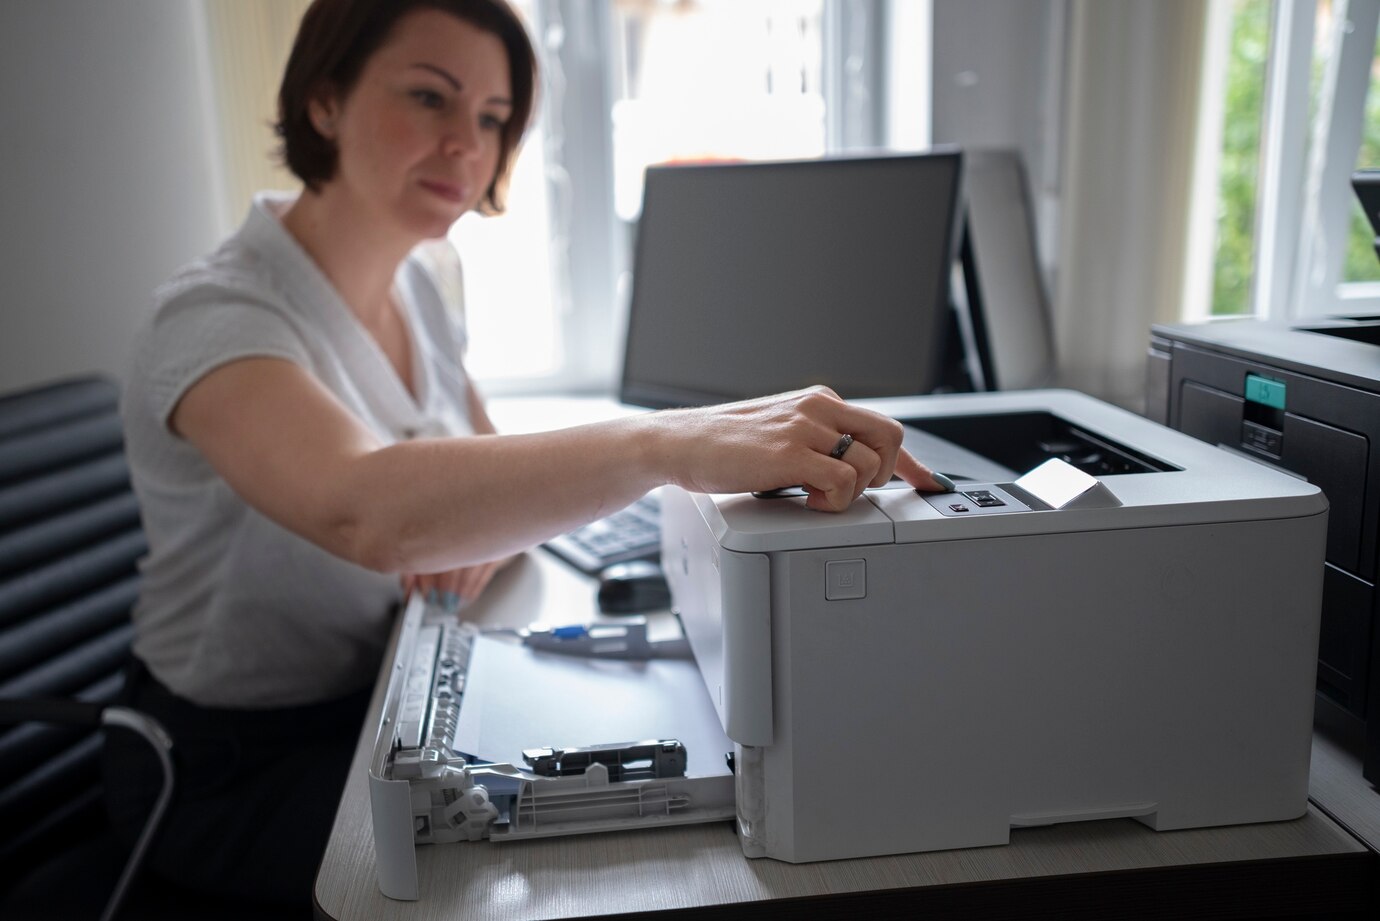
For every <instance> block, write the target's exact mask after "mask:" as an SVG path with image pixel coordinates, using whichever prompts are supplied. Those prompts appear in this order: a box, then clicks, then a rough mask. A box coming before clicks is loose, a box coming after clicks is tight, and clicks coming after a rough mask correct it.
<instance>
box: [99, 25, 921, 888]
mask: <svg viewBox="0 0 1380 921" xmlns="http://www.w3.org/2000/svg"><path fill="white" fill-rule="evenodd" d="M534 86H535V58H534V55H533V53H532V49H531V47H530V45H529V43H528V40H527V38H526V35H525V33H524V31H523V29H522V26H521V24H520V23H519V21H518V20H517V19H516V18H515V16H514V15H513V13H512V12H511V10H509V9H508V7H507V6H506V5H505V4H504V3H503V2H502V0H417V2H397V0H316V2H315V3H314V4H313V5H312V7H311V8H310V9H309V10H308V12H307V14H306V16H305V17H304V18H303V21H302V26H301V29H300V31H299V34H298V36H297V40H296V43H295V45H294V47H293V51H292V55H291V58H290V60H289V63H288V67H287V72H286V74H285V77H284V81H283V86H282V90H281V93H280V97H279V106H280V111H279V119H280V120H279V131H280V133H281V135H282V137H283V140H284V152H285V159H286V162H287V163H288V165H289V167H290V168H291V169H292V170H293V171H294V172H295V173H296V174H297V176H298V177H299V178H301V179H302V181H303V183H304V186H305V188H304V189H303V191H302V192H301V194H300V195H297V196H295V197H275V196H271V195H260V196H258V197H257V198H256V199H255V202H254V205H253V208H252V209H251V211H250V214H249V217H248V219H247V220H246V222H245V224H244V226H243V227H242V228H241V229H240V231H239V232H238V233H236V234H235V235H234V236H233V237H232V238H231V239H230V240H228V241H227V242H226V243H225V244H224V245H223V246H222V247H221V248H220V249H219V250H217V251H216V252H215V253H213V254H212V255H211V256H209V257H207V258H206V259H204V260H201V261H200V262H198V263H196V264H194V265H192V266H190V267H189V268H187V269H185V270H183V271H182V272H181V273H179V275H178V276H177V277H176V278H174V280H173V281H172V282H171V283H170V284H169V285H167V286H166V287H165V288H163V289H161V291H160V292H159V296H158V300H159V303H158V309H157V312H156V314H155V316H154V317H153V320H152V323H151V324H150V326H149V328H148V329H147V330H146V331H145V332H144V334H143V338H142V341H141V347H140V350H139V353H138V354H139V358H138V361H137V363H136V368H135V369H134V371H133V373H132V374H131V375H130V382H129V385H128V388H127V393H126V400H125V410H124V411H125V418H126V429H127V448H128V453H129V457H130V463H131V468H132V472H133V479H134V484H135V488H136V490H137V491H138V493H139V496H140V500H141V503H142V508H143V511H144V516H145V525H146V530H147V532H148V535H149V540H150V551H149V556H148V558H147V560H146V562H145V566H144V586H143V592H142V596H141V598H140V601H139V604H138V606H137V609H136V611H135V624H136V637H137V638H136V641H135V644H134V650H135V655H136V659H137V662H136V666H135V669H134V673H135V674H134V677H133V678H132V680H131V689H130V692H129V693H130V695H131V702H132V703H133V705H134V706H137V707H140V708H142V709H145V710H147V711H149V712H152V713H153V714H154V715H155V716H158V717H159V718H161V719H163V720H164V722H165V723H166V724H167V725H168V727H169V729H170V731H171V732H172V734H173V736H174V738H175V739H176V742H177V748H178V767H179V772H180V773H179V789H178V798H177V800H176V801H175V805H174V809H173V812H172V815H171V816H170V819H169V823H168V827H167V831H166V833H165V834H164V836H163V838H162V842H161V846H160V847H159V849H158V851H157V854H156V856H155V859H154V866H155V868H156V869H158V870H159V871H161V872H162V873H164V874H167V875H170V876H172V878H174V879H176V880H178V881H180V882H182V883H184V884H189V885H193V886H196V887H198V888H202V889H206V890H209V891H212V892H219V893H222V894H225V895H238V896H251V897H256V898H270V899H277V900H284V901H298V902H305V900H307V899H308V898H309V897H310V892H311V880H312V876H313V874H314V872H315V868H316V864H317V862H318V861H319V859H320V855H321V852H322V849H323V848H324V843H325V838H326V835H327V833H328V831H329V826H330V822H331V819H332V817H333V815H334V807H335V804H336V802H337V800H338V798H339V791H340V785H341V783H342V782H343V776H344V771H345V768H346V766H347V765H348V763H349V759H350V752H351V750H352V748H353V745H354V741H355V739H356V736H357V734H358V731H359V723H360V719H361V717H362V714H363V707H364V704H365V696H366V695H367V692H368V688H369V686H370V684H371V682H372V681H373V679H374V677H375V675H376V673H377V668H378V664H379V658H380V655H381V651H382V648H383V645H384V642H385V640H386V637H387V634H388V628H389V618H390V612H391V610H392V609H393V607H394V605H395V604H396V602H397V601H398V600H399V599H400V597H401V594H402V591H403V590H404V588H405V587H406V588H416V589H423V590H439V591H443V592H454V593H458V594H461V595H465V596H472V595H474V594H476V593H477V592H479V591H480V590H482V588H483V586H484V585H485V583H487V581H488V580H489V578H490V577H491V576H492V574H493V572H494V570H495V567H496V566H498V565H500V564H499V563H498V562H496V561H499V560H502V559H504V558H505V557H507V556H510V555H512V554H514V553H517V552H519V551H522V550H524V549H525V548H528V547H531V546H532V545H534V544H536V543H538V542H540V541H542V540H544V539H546V538H548V537H551V536H552V535H555V534H558V533H561V532H564V531H568V530H571V529H573V528H575V527H577V526H579V525H581V524H584V523H586V522H588V521H591V520H593V519H595V518H597V517H599V516H601V515H604V514H607V513H609V512H611V511H613V510H615V509H617V508H620V507H622V506H624V505H627V504H628V503H630V502H631V501H633V500H634V499H636V498H638V497H639V496H641V495H643V494H644V493H645V492H647V491H648V490H649V489H651V488H653V487H656V486H659V485H662V484H666V483H675V484H678V485H681V486H684V487H685V488H687V489H692V490H700V491H712V492H736V491H747V490H754V489H763V488H771V487H776V486H780V485H783V484H792V483H804V484H807V487H808V489H809V493H810V496H809V500H808V504H809V505H810V506H811V507H812V508H816V509H821V510H839V509H843V508H845V507H847V506H848V505H849V504H850V503H851V502H852V501H853V500H854V499H856V498H857V497H858V495H859V494H860V493H861V491H862V490H863V488H864V487H866V486H867V485H869V484H876V485H880V484H881V483H883V482H885V481H886V480H887V479H888V478H889V477H890V476H891V475H892V472H893V470H894V471H895V472H896V473H897V474H899V475H900V476H902V477H903V478H905V479H906V480H907V481H908V482H910V483H912V484H914V485H915V486H917V487H920V488H923V489H940V488H943V487H942V486H941V482H940V481H937V480H936V479H935V478H934V477H933V475H932V474H931V473H930V472H929V471H928V470H927V469H926V468H924V467H923V466H921V465H920V464H919V463H918V462H917V461H916V460H914V459H913V458H912V457H910V456H909V455H908V454H906V453H905V452H904V451H902V450H901V448H900V441H901V429H900V426H899V425H898V424H897V423H896V422H894V421H892V420H889V419H886V418H884V417H882V416H879V415H876V414H874V413H870V412H866V411H863V410H860V409H857V408H855V407H851V406H848V405H847V404H845V403H843V402H842V401H840V400H839V399H838V398H837V397H835V396H834V395H833V394H832V393H830V392H828V391H826V390H822V389H821V390H812V391H803V392H799V393H794V394H785V395H780V396H773V397H766V398H763V399H759V400H754V401H749V402H745V403H739V404H731V405H726V406H719V407H708V408H702V409H691V410H676V411H668V412H661V413H649V414H645V415H640V416H636V417H632V418H625V419H620V420H617V421H613V422H607V423H602V424H596V425H588V426H582V427H579V428H572V429H567V430H564V431H557V432H548V433H544V434H537V435H524V436H507V437H501V436H497V435H495V434H494V430H493V426H492V425H491V424H490V423H489V420H488V418H487V416H486V415H485V413H484V409H483V406H482V404H481V402H480V400H479V398H478V396H477V394H476V392H475V390H474V388H473V387H472V386H470V384H469V381H468V379H467V377H466V376H465V373H464V370H463V366H462V364H461V348H462V346H463V341H462V338H461V336H460V335H459V334H457V333H456V332H455V330H453V329H452V327H451V325H450V322H449V320H448V319H447V317H448V313H447V305H446V303H445V294H444V292H446V291H447V290H450V289H451V288H452V287H453V285H452V284H451V283H452V282H453V281H454V279H438V277H437V269H436V267H435V265H434V264H431V265H429V264H428V262H427V261H426V260H425V259H424V258H423V257H422V255H421V253H420V252H419V249H418V248H419V246H420V245H421V244H424V243H425V241H430V240H435V239H438V238H442V237H444V235H445V233H446V231H447V229H448V228H449V227H450V226H451V224H453V223H454V222H455V221H456V220H457V219H458V218H459V217H460V216H461V215H463V214H464V213H465V212H466V211H469V210H471V209H476V208H477V209H479V210H481V211H485V212H488V213H496V212H498V211H500V210H501V209H502V199H503V192H504V189H505V187H506V182H507V177H508V171H509V169H510V167H511V165H512V161H513V157H514V154H515V152H516V148H517V145H518V142H519V140H520V138H521V136H522V133H523V131H524V129H525V127H526V124H527V122H528V120H529V117H530V114H531V111H532V104H533V93H534ZM845 434H846V435H849V436H851V438H852V439H853V440H852V442H851V446H850V445H849V443H848V441H847V439H843V437H842V436H844V435H845ZM944 485H948V484H944ZM111 750H112V755H111V764H110V777H111V787H112V790H113V791H115V793H116V800H115V802H116V803H117V804H123V808H117V809H116V812H117V815H116V818H117V821H120V822H123V823H124V824H127V825H132V824H135V823H137V821H138V820H139V819H140V818H142V815H143V812H142V811H141V810H142V809H143V808H145V805H144V804H146V803H147V801H148V800H149V799H150V798H151V790H150V789H149V787H150V786H151V784H150V782H149V779H148V778H147V777H145V776H144V773H143V772H142V771H141V770H140V769H139V762H138V759H137V756H136V755H134V754H133V753H131V752H127V751H125V750H123V749H122V748H120V747H118V746H112V749H111ZM140 791H142V792H140ZM133 793H139V795H132V794H133Z"/></svg>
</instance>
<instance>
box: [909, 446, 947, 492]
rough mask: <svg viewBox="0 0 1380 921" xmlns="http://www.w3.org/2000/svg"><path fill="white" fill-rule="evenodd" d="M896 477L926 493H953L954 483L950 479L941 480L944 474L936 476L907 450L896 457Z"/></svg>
mask: <svg viewBox="0 0 1380 921" xmlns="http://www.w3.org/2000/svg"><path fill="white" fill-rule="evenodd" d="M896 475H897V476H899V477H900V478H901V479H903V480H905V481H906V482H907V483H909V484H910V485H912V486H914V487H915V488H916V489H919V490H923V491H924V492H953V491H954V484H953V481H952V480H950V479H949V478H948V477H943V478H942V479H940V477H941V476H943V475H942V474H940V475H938V476H936V474H935V472H934V471H933V470H931V469H930V468H929V467H926V466H925V465H924V464H922V463H920V462H919V461H918V460H916V459H915V457H914V456H913V455H912V454H911V453H910V452H909V451H907V450H905V449H904V448H902V449H901V450H900V453H899V454H897V455H896Z"/></svg>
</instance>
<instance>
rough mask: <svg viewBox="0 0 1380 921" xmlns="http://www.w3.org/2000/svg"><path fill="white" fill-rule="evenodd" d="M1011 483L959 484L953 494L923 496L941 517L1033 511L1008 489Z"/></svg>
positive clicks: (965, 516)
mask: <svg viewBox="0 0 1380 921" xmlns="http://www.w3.org/2000/svg"><path fill="white" fill-rule="evenodd" d="M1010 486H1011V484H1010V483H1005V484H996V483H984V484H981V485H972V486H969V485H966V484H959V487H958V489H957V490H956V491H954V492H946V493H921V494H920V495H921V496H922V497H923V498H924V500H925V501H926V502H928V503H929V504H930V505H932V506H933V507H934V508H935V510H936V511H938V512H939V514H941V515H947V516H948V517H950V518H971V517H972V516H974V515H1007V514H1010V513H1012V512H1031V511H1034V510H1035V509H1034V507H1032V506H1031V505H1030V504H1029V503H1028V502H1025V501H1023V500H1021V499H1018V498H1016V497H1015V496H1014V495H1013V494H1012V493H1011V492H1009V491H1008V488H1009V487H1010Z"/></svg>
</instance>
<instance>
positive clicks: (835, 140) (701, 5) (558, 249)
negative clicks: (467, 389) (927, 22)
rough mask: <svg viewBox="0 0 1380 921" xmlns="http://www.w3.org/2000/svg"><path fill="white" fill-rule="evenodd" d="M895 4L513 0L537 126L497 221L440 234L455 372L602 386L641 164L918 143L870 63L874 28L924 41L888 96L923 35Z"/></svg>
mask: <svg viewBox="0 0 1380 921" xmlns="http://www.w3.org/2000/svg"><path fill="white" fill-rule="evenodd" d="M893 2H895V5H896V10H895V11H893V10H892V3H890V2H889V3H880V2H874V0H771V2H762V3H758V2H753V3H743V2H741V0H597V2H592V3H590V2H575V0H515V3H514V5H515V6H517V7H518V8H519V9H520V11H521V12H522V13H523V15H524V16H525V17H526V18H527V20H528V23H529V25H530V27H531V33H532V34H533V36H534V37H535V40H536V44H537V45H538V53H539V55H540V57H541V62H542V68H543V78H542V87H541V99H540V106H539V111H538V119H539V124H538V125H537V126H536V130H535V131H533V132H532V133H531V134H530V135H529V137H528V140H527V142H526V144H525V147H524V151H523V154H522V156H521V157H520V158H519V160H518V164H517V169H516V172H515V174H514V181H513V186H512V190H511V194H510V200H509V210H508V213H507V214H505V215H503V216H501V217H497V218H479V217H477V216H470V217H467V218H465V219H464V220H462V221H461V222H460V223H459V224H458V225H457V226H456V228H455V229H454V230H453V232H452V239H453V240H454V242H455V244H456V246H457V248H458V249H459V251H460V254H461V260H462V262H463V265H464V271H465V288H466V311H467V314H468V316H467V320H468V326H469V330H470V343H471V347H470V352H469V356H468V364H469V367H470V370H471V373H473V374H474V376H475V377H476V379H477V380H478V381H479V383H480V386H481V387H482V388H483V389H484V390H485V392H487V393H490V394H500V393H509V394H511V393H518V392H523V391H537V390H550V389H556V388H563V389H567V390H577V391H578V390H603V391H607V390H609V389H611V387H612V383H613V375H614V373H615V372H616V369H617V364H618V361H619V359H620V357H621V356H620V354H619V348H618V343H619V342H620V340H621V331H622V323H623V321H624V304H625V302H626V298H627V296H628V293H629V288H630V276H629V263H630V258H631V257H630V251H631V242H632V239H633V237H634V235H635V221H636V218H637V216H638V214H639V212H640V208H641V194H642V173H643V170H644V169H645V168H646V167H647V166H648V165H649V164H652V163H659V162H667V161H686V160H701V159H724V158H728V159H787V158H796V157H814V156H819V155H821V154H824V153H826V152H829V151H839V150H846V149H849V148H854V147H874V148H875V147H881V146H883V141H884V140H886V139H887V138H888V137H891V138H894V137H900V138H903V139H905V140H906V141H907V143H910V144H914V143H915V140H914V139H915V138H916V137H918V136H920V134H921V133H923V134H924V135H925V136H926V137H927V129H928V126H927V124H926V126H925V130H924V132H917V130H916V129H915V127H914V125H907V126H906V128H905V130H899V129H896V128H895V127H894V126H893V127H892V128H891V130H890V134H888V135H884V134H883V131H884V130H887V129H888V125H887V117H888V113H889V112H890V111H892V110H894V109H895V107H896V105H897V102H898V96H897V94H896V93H892V94H891V95H888V94H887V93H885V92H883V88H882V84H883V81H884V73H885V65H886V61H887V59H888V57H896V58H899V57H900V56H899V55H896V54H895V53H894V51H892V54H891V55H888V54H887V52H888V51H889V50H892V49H891V47H890V46H889V45H887V43H886V41H887V39H888V36H887V33H886V30H885V29H884V28H883V26H884V25H885V22H884V18H885V17H886V16H888V15H890V16H891V17H893V19H895V20H896V21H898V22H904V23H905V24H906V26H907V28H908V29H913V31H915V32H917V33H920V34H919V39H918V41H917V42H916V44H920V43H923V44H924V45H925V47H923V48H916V47H914V46H911V47H908V48H907V49H906V50H907V52H908V53H907V54H906V55H905V60H904V62H903V63H904V66H905V68H906V71H905V72H906V74H907V75H909V79H908V80H907V81H906V87H905V91H906V93H907V95H906V96H904V97H900V100H901V102H902V103H908V102H909V101H910V100H911V99H913V98H914V87H913V86H912V84H914V83H916V81H915V79H914V77H913V74H914V72H915V71H916V69H917V67H918V68H919V69H921V70H925V67H924V66H923V65H924V62H926V61H927V60H928V47H927V46H928V33H927V32H920V30H919V29H914V28H913V23H914V22H915V21H916V19H917V13H916V10H917V9H920V7H921V4H918V3H915V2H914V0H893ZM924 9H925V10H927V9H928V6H927V5H926V6H924ZM925 18H927V17H925ZM917 62H919V63H917ZM899 63H902V62H898V64H899ZM926 89H927V88H926ZM912 110H914V111H919V110H920V107H919V106H912ZM923 111H924V113H927V112H928V108H927V107H925V108H924V109H923ZM893 120H896V119H895V117H894V116H893Z"/></svg>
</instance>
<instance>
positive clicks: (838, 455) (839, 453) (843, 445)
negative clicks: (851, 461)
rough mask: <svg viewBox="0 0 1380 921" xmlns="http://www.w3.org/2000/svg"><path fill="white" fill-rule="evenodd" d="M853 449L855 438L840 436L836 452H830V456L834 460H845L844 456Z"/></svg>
mask: <svg viewBox="0 0 1380 921" xmlns="http://www.w3.org/2000/svg"><path fill="white" fill-rule="evenodd" d="M851 447H853V436H852V435H840V436H839V440H838V441H837V442H836V443H835V444H834V450H832V451H830V452H829V456H830V457H832V458H833V459H834V460H843V455H845V454H847V453H848V449H849V448H851Z"/></svg>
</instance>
